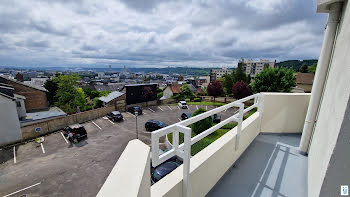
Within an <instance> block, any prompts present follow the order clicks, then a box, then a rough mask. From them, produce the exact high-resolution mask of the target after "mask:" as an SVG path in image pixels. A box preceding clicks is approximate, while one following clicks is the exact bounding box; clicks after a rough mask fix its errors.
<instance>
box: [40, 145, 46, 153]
mask: <svg viewBox="0 0 350 197" xmlns="http://www.w3.org/2000/svg"><path fill="white" fill-rule="evenodd" d="M40 146H41V150H42V151H43V153H45V149H44V145H43V143H40Z"/></svg>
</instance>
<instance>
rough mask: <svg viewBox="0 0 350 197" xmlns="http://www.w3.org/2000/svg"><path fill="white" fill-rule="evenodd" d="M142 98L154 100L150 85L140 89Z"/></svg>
mask: <svg viewBox="0 0 350 197" xmlns="http://www.w3.org/2000/svg"><path fill="white" fill-rule="evenodd" d="M142 98H143V99H144V100H145V101H146V102H147V101H150V100H154V99H155V98H154V93H153V91H152V89H151V87H144V88H143V90H142Z"/></svg>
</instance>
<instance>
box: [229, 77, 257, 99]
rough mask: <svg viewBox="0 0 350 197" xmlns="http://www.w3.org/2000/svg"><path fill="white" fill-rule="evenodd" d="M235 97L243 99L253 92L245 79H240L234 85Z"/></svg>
mask: <svg viewBox="0 0 350 197" xmlns="http://www.w3.org/2000/svg"><path fill="white" fill-rule="evenodd" d="M232 93H233V97H235V98H236V99H241V98H244V97H247V96H249V95H251V94H252V91H251V90H250V87H249V85H248V84H246V83H244V82H243V81H238V82H236V83H235V84H233V86H232Z"/></svg>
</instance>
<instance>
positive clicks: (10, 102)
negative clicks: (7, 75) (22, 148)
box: [0, 86, 25, 145]
mask: <svg viewBox="0 0 350 197" xmlns="http://www.w3.org/2000/svg"><path fill="white" fill-rule="evenodd" d="M23 99H24V97H22V96H19V95H16V94H14V89H13V88H11V87H8V86H0V109H1V110H0V125H1V127H0V144H1V145H5V144H8V143H11V142H16V141H19V140H21V139H22V132H21V126H20V122H19V118H21V117H22V116H23V114H22V113H23V109H24V101H23ZM24 113H25V109H24Z"/></svg>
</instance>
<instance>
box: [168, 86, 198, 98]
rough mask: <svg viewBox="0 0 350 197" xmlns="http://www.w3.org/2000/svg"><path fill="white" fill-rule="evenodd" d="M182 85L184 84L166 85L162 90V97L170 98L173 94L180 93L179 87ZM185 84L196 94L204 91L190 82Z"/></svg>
mask: <svg viewBox="0 0 350 197" xmlns="http://www.w3.org/2000/svg"><path fill="white" fill-rule="evenodd" d="M183 85H185V84H171V85H169V86H167V87H166V88H165V89H164V91H163V97H164V98H171V97H172V96H175V95H177V94H179V93H181V87H182V86H183ZM186 85H188V86H189V87H190V89H191V90H192V92H193V93H194V94H196V95H197V94H203V93H204V91H203V90H202V89H201V88H196V87H194V85H192V84H186Z"/></svg>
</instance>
